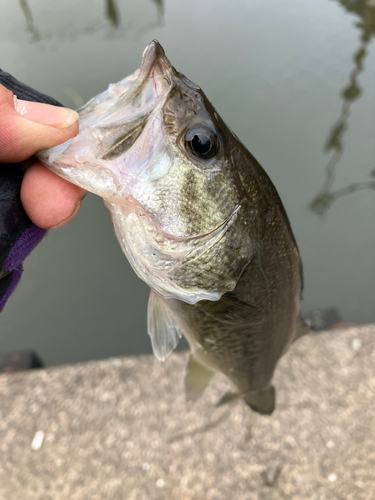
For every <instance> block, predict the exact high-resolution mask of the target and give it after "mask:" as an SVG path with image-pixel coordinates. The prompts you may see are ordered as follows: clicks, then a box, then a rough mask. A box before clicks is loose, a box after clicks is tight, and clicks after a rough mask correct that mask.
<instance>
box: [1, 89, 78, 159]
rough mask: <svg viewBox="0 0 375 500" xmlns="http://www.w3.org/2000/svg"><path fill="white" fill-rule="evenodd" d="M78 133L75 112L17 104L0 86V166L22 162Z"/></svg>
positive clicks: (10, 94) (27, 102) (9, 92)
mask: <svg viewBox="0 0 375 500" xmlns="http://www.w3.org/2000/svg"><path fill="white" fill-rule="evenodd" d="M77 133H78V113H76V112H75V111H73V110H71V109H67V108H62V107H57V106H51V105H49V104H40V103H36V102H29V101H21V100H18V99H17V97H16V96H15V95H14V94H13V93H12V92H11V91H10V90H8V89H6V88H5V87H3V86H2V85H0V163H15V162H20V161H23V160H26V159H27V158H29V157H30V156H32V155H33V154H35V153H36V152H37V151H40V150H41V149H48V148H51V147H54V146H57V145H58V144H62V143H63V142H65V141H67V140H69V139H71V138H72V137H74V136H75V135H76V134H77Z"/></svg>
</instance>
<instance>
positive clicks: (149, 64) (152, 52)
mask: <svg viewBox="0 0 375 500" xmlns="http://www.w3.org/2000/svg"><path fill="white" fill-rule="evenodd" d="M156 65H159V69H160V72H161V73H162V74H164V75H165V74H166V72H168V71H169V70H170V69H171V68H172V65H171V63H170V62H169V60H168V58H167V57H166V55H165V52H164V49H163V47H162V46H161V45H160V43H159V42H158V41H157V40H153V41H152V42H151V43H150V44H149V45H148V46H147V47H146V48H145V50H144V51H143V54H142V64H141V69H140V72H139V76H138V78H137V80H136V82H135V85H134V87H133V89H132V96H134V95H136V94H137V93H138V92H139V91H140V90H141V89H142V87H143V85H144V84H145V83H146V81H147V79H148V77H149V75H150V73H151V72H152V70H153V68H154V67H155V66H156ZM166 70H167V71H166Z"/></svg>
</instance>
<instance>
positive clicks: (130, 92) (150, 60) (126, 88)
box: [38, 40, 174, 199]
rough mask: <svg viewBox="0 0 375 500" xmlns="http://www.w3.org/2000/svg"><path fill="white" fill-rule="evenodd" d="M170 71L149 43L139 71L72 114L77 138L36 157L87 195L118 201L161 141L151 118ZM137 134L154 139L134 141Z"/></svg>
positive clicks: (165, 89) (154, 45)
mask: <svg viewBox="0 0 375 500" xmlns="http://www.w3.org/2000/svg"><path fill="white" fill-rule="evenodd" d="M173 71H174V70H173V67H172V65H171V63H170V62H169V60H168V59H167V57H166V56H165V52H164V49H163V47H162V46H161V45H160V43H159V42H158V41H157V40H153V41H152V42H151V43H150V44H149V45H148V46H147V47H146V49H145V50H144V52H143V55H142V63H141V67H140V69H138V70H136V71H135V72H134V73H133V74H132V75H130V76H128V77H126V78H124V79H123V80H121V81H120V82H118V83H116V84H112V85H109V87H108V89H107V90H106V91H105V92H103V93H102V94H99V95H98V96H96V97H94V98H93V99H91V100H90V101H89V102H88V103H87V104H85V105H84V106H82V107H81V108H80V109H78V110H77V111H78V114H79V127H80V133H79V134H78V136H76V137H74V138H73V139H71V140H70V141H67V142H66V143H64V144H61V145H60V146H57V147H55V148H52V149H49V150H46V151H41V152H39V153H38V157H39V159H40V160H41V161H42V162H43V163H44V164H45V165H46V166H47V167H49V168H50V169H51V170H53V171H54V172H55V173H57V174H58V175H60V176H61V177H63V178H65V179H66V180H68V181H70V182H72V183H74V184H76V185H78V186H80V187H82V188H83V189H86V190H87V191H91V192H93V193H95V194H98V195H99V196H102V197H103V198H105V199H114V198H117V199H118V198H124V194H126V193H127V190H128V184H129V182H130V181H131V179H132V178H134V177H135V176H137V173H138V172H139V171H140V170H141V169H142V168H143V166H144V165H145V164H146V163H147V161H148V159H149V158H150V157H151V156H152V154H154V153H155V148H156V146H157V144H158V143H159V144H161V143H162V140H163V137H162V131H161V121H160V117H158V116H156V115H157V114H158V113H159V111H160V109H161V107H162V105H163V103H164V100H165V99H166V96H167V94H168V93H169V91H170V89H171V87H172V85H173ZM159 122H160V123H159ZM155 123H159V125H155ZM145 129H147V130H145ZM143 133H144V134H145V135H144V137H146V136H147V135H149V136H150V137H151V136H152V137H153V139H154V140H153V141H146V140H141V141H138V139H139V138H140V137H141V136H142V135H143ZM141 143H142V144H141ZM130 149H131V152H130Z"/></svg>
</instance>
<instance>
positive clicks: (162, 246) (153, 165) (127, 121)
mask: <svg viewBox="0 0 375 500" xmlns="http://www.w3.org/2000/svg"><path fill="white" fill-rule="evenodd" d="M78 112H79V115H80V133H79V135H78V136H77V137H75V138H73V139H72V140H70V141H68V142H67V143H64V144H62V145H61V146H58V147H56V148H53V149H51V150H48V151H44V152H41V153H40V154H39V158H40V159H41V160H42V161H43V163H44V164H45V165H46V166H47V167H49V168H50V169H51V170H53V171H54V172H55V173H56V174H58V175H60V176H61V177H63V178H65V179H67V180H68V181H70V182H73V183H74V184H77V185H78V186H81V187H82V188H84V189H86V190H88V191H91V192H93V193H96V194H97V195H99V196H101V197H102V198H103V199H104V202H105V205H106V207H107V208H108V210H109V211H110V214H111V217H112V223H113V227H114V231H115V233H116V236H117V239H118V241H119V243H120V245H121V248H122V250H123V251H124V253H125V255H126V256H127V258H128V259H129V262H130V263H131V265H132V266H133V268H134V270H135V272H136V273H137V274H138V276H139V277H140V278H141V279H143V280H144V281H145V282H146V283H147V284H148V285H149V286H150V288H151V293H150V300H149V306H148V333H149V335H150V336H151V340H152V346H153V351H154V353H155V355H156V356H157V358H158V359H160V360H164V359H165V358H166V357H167V356H168V355H169V354H170V353H171V351H172V350H173V349H174V348H175V347H176V345H177V343H178V340H179V338H180V337H181V335H184V336H185V337H186V339H187V341H188V343H189V345H190V348H191V358H190V361H189V364H188V371H187V375H186V394H187V397H188V399H195V398H197V397H198V396H199V395H200V394H201V393H202V392H203V391H204V389H205V387H206V386H207V385H208V383H209V382H210V380H211V378H212V377H213V375H214V374H215V372H221V373H223V374H224V375H226V377H227V378H228V379H229V380H230V382H231V383H232V385H233V393H232V394H236V395H237V396H238V397H242V398H243V400H244V401H245V402H246V403H247V404H248V405H249V406H250V407H251V408H252V409H254V410H255V411H258V412H260V413H264V414H270V413H272V411H273V409H274V404H275V403H274V400H275V394H274V389H273V387H272V385H271V380H272V376H273V373H274V370H275V367H276V364H277V362H278V360H279V359H280V357H281V356H282V354H283V353H285V351H286V350H287V349H288V347H289V345H290V344H291V343H292V342H293V340H295V339H296V338H297V337H298V336H299V335H300V334H301V332H302V331H303V325H302V323H301V321H300V316H299V309H300V300H301V289H302V272H301V261H300V257H299V253H298V249H297V245H296V242H295V239H294V237H293V233H292V230H291V227H290V224H289V221H288V217H287V215H286V213H285V210H284V208H283V205H282V203H281V201H280V198H279V196H278V194H277V191H276V189H275V187H274V185H273V184H272V182H271V180H270V179H269V177H268V176H267V174H266V173H265V171H264V170H263V169H262V167H261V166H260V165H259V163H258V162H257V161H256V160H255V158H254V157H253V156H252V155H251V154H250V153H249V152H248V151H247V149H246V148H245V146H244V145H243V144H242V143H241V142H240V141H239V140H238V138H237V137H236V136H235V135H234V134H233V133H232V132H231V131H230V130H229V129H228V127H227V126H226V125H225V124H224V122H223V121H222V120H221V118H220V117H219V115H218V114H217V112H216V111H215V109H214V107H213V106H212V105H211V103H210V102H209V101H208V99H207V98H206V96H205V95H204V93H203V92H202V90H201V89H200V88H199V87H198V86H197V85H195V84H194V83H193V82H191V81H190V80H189V79H188V78H186V77H185V76H184V75H183V74H182V73H179V72H178V71H177V70H176V69H175V68H174V67H173V66H172V65H171V63H170V62H169V60H168V59H167V57H166V56H165V53H164V50H163V48H162V47H161V45H160V44H159V43H158V42H157V41H153V42H152V43H151V44H150V45H149V46H148V47H147V48H146V50H145V52H144V54H143V60H142V65H141V68H140V69H139V70H137V71H136V72H135V73H134V74H132V75H131V76H129V77H127V78H125V79H124V80H122V81H120V82H118V83H117V84H114V85H110V86H109V88H108V90H107V91H105V92H103V93H102V94H100V95H98V96H97V97H95V98H93V99H92V100H91V101H89V102H88V103H87V104H86V105H85V106H83V107H82V108H80V109H79V110H78ZM230 397H232V396H230ZM230 397H229V398H230ZM225 399H228V397H224V400H225Z"/></svg>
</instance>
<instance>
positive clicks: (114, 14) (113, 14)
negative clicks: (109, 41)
mask: <svg viewBox="0 0 375 500" xmlns="http://www.w3.org/2000/svg"><path fill="white" fill-rule="evenodd" d="M105 3H106V8H105V14H106V16H107V18H108V20H109V22H110V23H111V24H112V26H113V27H114V28H117V27H118V26H119V25H120V16H119V13H118V9H117V5H116V2H115V0H105Z"/></svg>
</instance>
